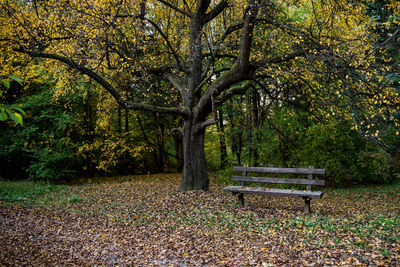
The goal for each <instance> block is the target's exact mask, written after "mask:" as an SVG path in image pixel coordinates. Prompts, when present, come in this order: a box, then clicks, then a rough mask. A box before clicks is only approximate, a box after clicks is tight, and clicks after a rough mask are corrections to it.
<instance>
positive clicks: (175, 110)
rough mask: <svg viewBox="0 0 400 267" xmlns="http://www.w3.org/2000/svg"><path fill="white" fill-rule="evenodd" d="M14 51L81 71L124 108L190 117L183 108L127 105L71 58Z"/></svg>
mask: <svg viewBox="0 0 400 267" xmlns="http://www.w3.org/2000/svg"><path fill="white" fill-rule="evenodd" d="M14 51H16V52H20V53H24V54H27V55H29V56H31V57H33V58H47V59H55V60H57V61H60V62H62V63H64V64H66V65H68V66H69V67H71V68H73V69H75V70H77V71H79V72H80V73H82V74H85V75H87V76H89V77H90V78H92V79H93V80H95V81H96V82H98V83H99V84H100V85H101V86H102V87H103V88H104V89H106V90H107V91H108V92H109V93H110V94H111V95H112V96H113V97H114V99H115V100H116V101H117V103H118V104H119V105H121V106H122V107H123V108H126V109H133V110H146V111H154V112H160V113H166V114H176V115H181V116H183V117H187V116H189V112H188V111H186V110H185V109H183V108H168V107H160V106H153V105H148V104H142V103H127V102H126V101H125V100H124V99H123V98H122V96H121V94H120V93H119V92H118V91H117V90H116V89H115V88H114V87H113V86H112V85H111V84H110V83H109V82H107V81H106V80H105V79H104V78H103V77H101V76H100V75H98V74H97V73H96V72H94V71H93V70H91V69H89V68H87V67H85V66H83V65H79V64H78V63H76V62H75V61H74V60H73V59H71V58H68V57H65V56H61V55H57V54H50V53H44V52H32V51H26V50H25V49H23V48H16V49H14Z"/></svg>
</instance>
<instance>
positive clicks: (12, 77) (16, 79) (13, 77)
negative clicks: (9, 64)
mask: <svg viewBox="0 0 400 267" xmlns="http://www.w3.org/2000/svg"><path fill="white" fill-rule="evenodd" d="M8 77H10V78H11V79H13V80H14V81H16V82H19V83H20V84H22V80H21V79H20V78H18V77H15V76H11V75H8Z"/></svg>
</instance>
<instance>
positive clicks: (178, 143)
mask: <svg viewBox="0 0 400 267" xmlns="http://www.w3.org/2000/svg"><path fill="white" fill-rule="evenodd" d="M174 141H175V155H176V161H177V166H176V169H177V171H178V172H182V170H183V140H182V135H181V134H180V133H176V134H174Z"/></svg>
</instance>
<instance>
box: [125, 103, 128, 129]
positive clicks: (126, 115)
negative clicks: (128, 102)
mask: <svg viewBox="0 0 400 267" xmlns="http://www.w3.org/2000/svg"><path fill="white" fill-rule="evenodd" d="M125 132H126V133H127V132H129V110H128V109H125Z"/></svg>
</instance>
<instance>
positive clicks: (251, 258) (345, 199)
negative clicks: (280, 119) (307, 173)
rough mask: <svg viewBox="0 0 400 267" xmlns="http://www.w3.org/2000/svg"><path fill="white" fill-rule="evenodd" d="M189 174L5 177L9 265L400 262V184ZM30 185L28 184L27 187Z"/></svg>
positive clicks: (0, 258) (4, 247)
mask: <svg viewBox="0 0 400 267" xmlns="http://www.w3.org/2000/svg"><path fill="white" fill-rule="evenodd" d="M178 185H179V175H177V174H160V175H142V176H126V177H119V178H114V179H106V180H105V181H103V182H101V183H100V182H97V181H90V180H89V181H88V182H87V183H84V184H79V185H64V186H54V185H45V184H38V183H27V182H25V184H24V182H19V183H18V182H2V184H1V185H0V199H1V200H0V247H1V249H0V266H8V265H10V266H21V265H33V266H42V265H46V266H47V265H51V266H55V265H59V266H76V265H89V266H94V265H102V266H117V265H119V266H126V265H134V266H148V265H150V266H151V265H155V266H160V265H161V266H168V265H171V266H241V265H256V266H281V265H288V266H299V265H307V266H313V265H315V266H322V265H323V266H326V265H329V266H335V265H337V266H342V265H348V266H354V265H375V266H386V265H394V266H396V265H397V266H398V265H400V184H394V185H385V186H365V187H357V188H352V189H326V190H324V191H326V194H325V196H324V198H322V199H317V200H313V201H312V202H311V208H312V209H313V214H312V215H311V216H305V215H304V214H303V208H304V202H303V200H302V199H300V198H283V197H265V196H264V197H263V196H246V199H245V200H246V204H245V207H243V208H242V207H239V206H238V204H237V201H236V197H234V196H232V195H231V194H228V193H223V192H222V188H223V186H221V185H218V184H217V183H215V182H213V183H212V185H211V188H210V191H208V192H187V193H180V192H178V191H177V188H178ZM24 187H25V188H24Z"/></svg>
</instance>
